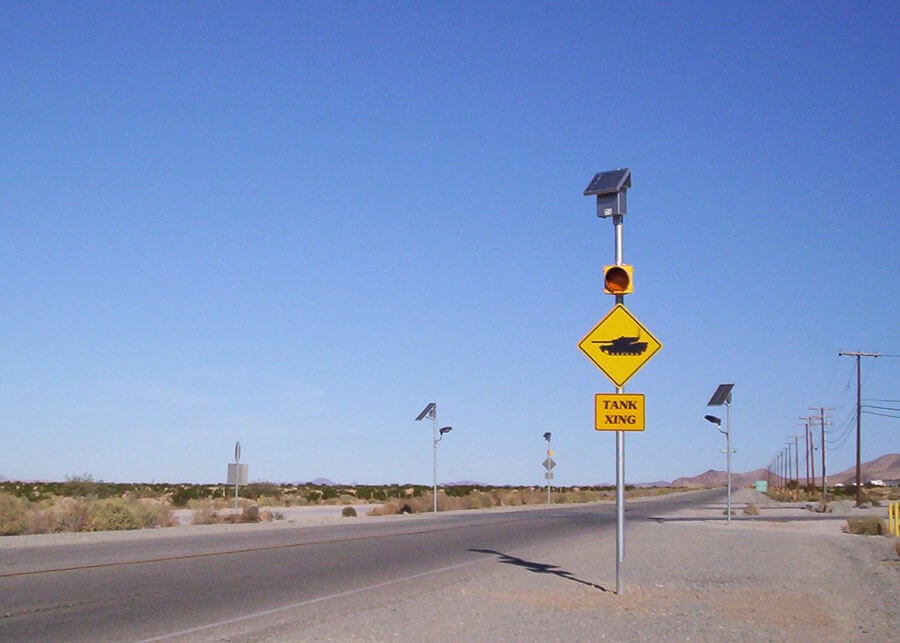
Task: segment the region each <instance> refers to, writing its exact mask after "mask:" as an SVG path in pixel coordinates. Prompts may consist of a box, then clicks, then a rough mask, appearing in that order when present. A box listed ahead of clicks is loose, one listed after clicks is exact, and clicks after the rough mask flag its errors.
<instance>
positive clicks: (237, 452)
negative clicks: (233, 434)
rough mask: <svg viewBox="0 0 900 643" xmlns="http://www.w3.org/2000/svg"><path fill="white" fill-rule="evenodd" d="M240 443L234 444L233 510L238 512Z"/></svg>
mask: <svg viewBox="0 0 900 643" xmlns="http://www.w3.org/2000/svg"><path fill="white" fill-rule="evenodd" d="M240 463H241V443H240V442H235V443H234V510H235V511H237V510H238V481H239V480H240V479H241V467H240Z"/></svg>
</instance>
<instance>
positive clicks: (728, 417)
mask: <svg viewBox="0 0 900 643" xmlns="http://www.w3.org/2000/svg"><path fill="white" fill-rule="evenodd" d="M725 413H726V415H725V428H726V431H725V449H726V450H727V451H728V458H727V459H726V463H727V465H728V520H727V521H726V524H727V525H728V526H729V527H730V526H731V393H728V398H727V399H726V400H725Z"/></svg>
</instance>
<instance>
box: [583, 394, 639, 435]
mask: <svg viewBox="0 0 900 643" xmlns="http://www.w3.org/2000/svg"><path fill="white" fill-rule="evenodd" d="M644 418H645V414H644V394H643V393H597V395H595V396H594V428H595V429H596V430H597V431H643V430H644Z"/></svg>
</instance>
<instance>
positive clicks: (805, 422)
mask: <svg viewBox="0 0 900 643" xmlns="http://www.w3.org/2000/svg"><path fill="white" fill-rule="evenodd" d="M800 419H801V420H802V421H803V427H804V429H803V455H804V456H806V491H807V492H809V491H810V490H811V489H812V487H811V486H810V484H809V452H810V443H809V420H810V418H808V417H806V418H800ZM815 485H816V478H815V476H813V483H812V486H813V487H814V486H815Z"/></svg>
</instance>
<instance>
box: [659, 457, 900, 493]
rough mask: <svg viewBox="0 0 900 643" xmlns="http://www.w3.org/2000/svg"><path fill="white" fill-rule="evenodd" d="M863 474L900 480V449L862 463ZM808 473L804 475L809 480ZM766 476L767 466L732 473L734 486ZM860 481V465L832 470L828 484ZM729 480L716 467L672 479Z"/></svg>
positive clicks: (703, 483)
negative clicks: (691, 475)
mask: <svg viewBox="0 0 900 643" xmlns="http://www.w3.org/2000/svg"><path fill="white" fill-rule="evenodd" d="M817 473H818V474H819V475H818V476H817V480H819V481H820V482H821V480H822V477H821V476H822V474H821V472H820V471H818V472H817ZM860 474H861V477H862V481H863V483H867V482H871V481H872V480H900V453H889V454H887V455H883V456H881V457H880V458H876V459H875V460H872V461H870V462H864V463H863V464H862V465H861V466H860ZM804 476H805V474H802V475H801V476H800V478H801V480H804V481H805V478H804ZM765 479H766V470H765V469H757V470H756V471H750V472H748V473H733V472H732V474H731V486H732V487H749V486H752V485H753V483H754V482H756V481H757V480H765ZM855 481H856V467H855V466H853V467H850V468H849V469H846V470H844V471H841V472H840V473H834V474H832V473H829V474H828V484H829V485H832V484H838V483H841V484H848V483H850V484H853V483H854V482H855ZM727 484H728V473H727V472H725V471H716V470H715V469H710V470H709V471H706V472H705V473H701V474H700V475H697V476H693V477H692V478H676V479H675V480H673V481H672V482H671V484H670V485H669V486H671V487H687V488H689V489H705V488H709V487H724V486H726V485H727Z"/></svg>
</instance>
